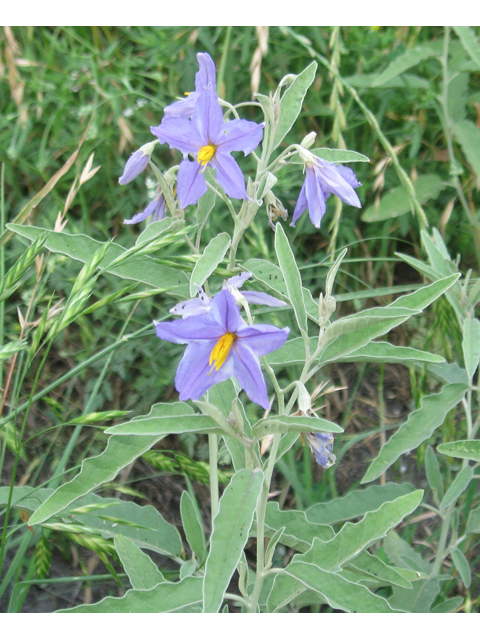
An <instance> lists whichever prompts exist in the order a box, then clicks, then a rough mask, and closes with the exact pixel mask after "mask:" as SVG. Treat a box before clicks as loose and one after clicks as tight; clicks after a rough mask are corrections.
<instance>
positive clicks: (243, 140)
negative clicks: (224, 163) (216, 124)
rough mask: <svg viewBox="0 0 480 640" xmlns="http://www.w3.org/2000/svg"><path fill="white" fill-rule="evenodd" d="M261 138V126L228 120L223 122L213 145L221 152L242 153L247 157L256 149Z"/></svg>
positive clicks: (246, 121)
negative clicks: (217, 146) (218, 136)
mask: <svg viewBox="0 0 480 640" xmlns="http://www.w3.org/2000/svg"><path fill="white" fill-rule="evenodd" d="M262 137H263V124H256V123H255V122H250V121H248V120H230V121H229V122H225V123H224V125H223V127H222V130H221V135H220V138H218V139H217V140H215V143H216V144H218V145H221V147H222V150H223V151H228V152H230V151H243V152H244V154H245V155H246V156H247V155H248V154H249V153H251V152H252V151H253V150H254V149H256V148H257V147H258V145H259V144H260V141H261V139H262Z"/></svg>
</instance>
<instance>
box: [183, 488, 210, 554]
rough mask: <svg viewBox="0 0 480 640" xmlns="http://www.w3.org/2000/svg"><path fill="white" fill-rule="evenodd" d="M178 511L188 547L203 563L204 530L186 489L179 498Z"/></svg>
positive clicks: (205, 547) (204, 551) (205, 550)
mask: <svg viewBox="0 0 480 640" xmlns="http://www.w3.org/2000/svg"><path fill="white" fill-rule="evenodd" d="M180 513H181V515H182V524H183V530H184V531H185V537H186V539H187V542H188V544H189V545H190V549H191V550H192V551H193V553H194V554H195V555H196V556H197V558H198V560H199V562H200V564H203V561H204V560H205V558H206V555H207V543H206V541H205V532H204V530H203V526H202V522H201V520H200V517H199V514H198V512H197V509H196V508H195V505H194V503H193V500H192V498H191V496H190V494H189V493H187V491H184V492H183V493H182V497H181V499H180Z"/></svg>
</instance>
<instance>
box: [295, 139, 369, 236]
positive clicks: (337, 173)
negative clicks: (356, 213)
mask: <svg viewBox="0 0 480 640" xmlns="http://www.w3.org/2000/svg"><path fill="white" fill-rule="evenodd" d="M307 153H308V152H306V151H305V150H302V154H301V155H302V156H305V157H306V154H307ZM305 169H306V176H305V182H304V183H303V186H302V189H301V191H300V195H299V196H298V200H297V206H296V207H295V211H294V212H293V219H292V222H291V225H290V226H292V227H294V226H295V222H296V221H297V220H298V218H299V217H300V216H301V215H302V213H303V212H304V211H305V209H306V208H307V207H308V214H309V216H310V220H311V221H312V223H313V224H314V225H315V227H317V229H318V228H320V224H321V221H322V218H323V216H324V214H325V211H326V210H327V205H326V200H327V198H328V196H329V195H330V194H331V193H334V194H335V195H336V196H338V197H339V198H341V200H343V201H344V202H346V203H347V204H350V205H351V206H352V207H361V206H362V204H361V202H360V200H359V198H358V196H357V194H356V192H355V189H356V188H357V187H361V186H362V185H361V183H360V182H359V181H358V180H357V176H356V175H355V174H354V173H353V171H352V170H351V169H350V168H349V167H344V166H343V165H341V164H332V163H331V162H327V161H326V160H322V159H321V158H317V157H316V156H314V155H313V154H311V153H308V160H307V161H306V162H305Z"/></svg>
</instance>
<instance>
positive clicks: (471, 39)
mask: <svg viewBox="0 0 480 640" xmlns="http://www.w3.org/2000/svg"><path fill="white" fill-rule="evenodd" d="M453 30H454V31H455V33H456V34H457V36H458V37H459V38H460V41H461V43H462V45H463V48H464V49H465V51H466V52H467V53H468V55H469V56H470V57H471V59H472V60H473V61H474V62H475V63H476V64H477V65H478V68H479V69H480V46H479V44H478V36H477V34H476V33H475V31H474V30H473V29H472V28H471V27H453Z"/></svg>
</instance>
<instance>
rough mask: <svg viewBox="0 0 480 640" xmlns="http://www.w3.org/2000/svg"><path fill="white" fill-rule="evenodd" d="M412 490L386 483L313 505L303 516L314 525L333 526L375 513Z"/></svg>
mask: <svg viewBox="0 0 480 640" xmlns="http://www.w3.org/2000/svg"><path fill="white" fill-rule="evenodd" d="M413 490H414V487H412V485H411V484H395V483H394V482H387V484H384V485H378V486H376V485H372V486H370V487H367V488H365V489H355V490H354V491H350V492H349V493H347V495H345V496H342V497H341V498H335V499H334V500H331V501H330V502H322V503H319V504H314V505H312V506H311V507H309V508H308V509H307V510H306V512H305V515H306V517H307V520H308V521H309V522H313V523H314V524H335V523H336V522H343V521H345V520H352V519H353V518H358V517H359V516H363V515H365V514H366V513H367V512H368V511H376V510H377V509H379V508H380V507H381V506H382V504H384V503H385V502H391V501H392V500H395V499H396V498H399V497H400V496H404V495H406V494H409V493H412V491H413Z"/></svg>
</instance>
